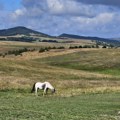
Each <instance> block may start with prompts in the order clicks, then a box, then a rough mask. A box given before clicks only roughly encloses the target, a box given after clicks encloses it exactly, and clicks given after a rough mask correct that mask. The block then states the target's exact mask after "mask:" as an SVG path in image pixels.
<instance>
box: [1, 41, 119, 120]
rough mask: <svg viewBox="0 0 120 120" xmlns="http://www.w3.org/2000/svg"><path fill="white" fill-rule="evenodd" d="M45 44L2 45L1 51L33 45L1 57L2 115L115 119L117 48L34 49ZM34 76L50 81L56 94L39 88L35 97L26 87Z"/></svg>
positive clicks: (40, 119)
mask: <svg viewBox="0 0 120 120" xmlns="http://www.w3.org/2000/svg"><path fill="white" fill-rule="evenodd" d="M44 44H45V43H44ZM44 44H43V43H42V44H36V43H19V42H14V43H10V42H9V43H7V42H6V43H3V42H2V43H1V44H0V45H1V49H0V50H1V51H0V52H6V51H8V50H13V49H20V48H24V47H28V48H36V50H35V51H32V52H31V51H29V52H24V53H22V55H18V56H15V55H6V56H5V57H2V56H1V57H0V100H1V101H0V119H1V120H13V119H14V120H33V119H35V120H119V119H120V114H119V111H120V102H119V100H120V49H119V48H117V49H115V48H113V49H100V48H78V49H68V47H66V48H65V49H51V50H49V51H45V52H41V53H40V52H38V48H39V47H41V46H42V47H43V46H44ZM77 44H78V43H77ZM50 45H51V46H55V45H56V46H61V43H60V44H58V43H57V44H54V45H53V44H50ZM8 46H9V47H8ZM46 46H48V47H49V44H48V43H47V44H45V47H46ZM66 46H70V45H68V44H66ZM37 81H49V82H51V83H52V84H53V86H55V88H56V94H54V95H51V94H50V92H49V94H48V95H46V96H45V97H42V96H41V95H42V93H41V92H42V91H39V96H38V97H35V96H34V94H31V93H30V90H31V88H32V85H33V83H34V82H37Z"/></svg>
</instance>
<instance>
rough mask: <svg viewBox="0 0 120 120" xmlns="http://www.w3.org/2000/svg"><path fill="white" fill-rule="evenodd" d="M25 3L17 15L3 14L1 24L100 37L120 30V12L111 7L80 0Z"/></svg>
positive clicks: (27, 1) (50, 32)
mask: <svg viewBox="0 0 120 120" xmlns="http://www.w3.org/2000/svg"><path fill="white" fill-rule="evenodd" d="M22 4H23V6H22V8H18V9H17V10H15V11H14V12H13V13H5V15H4V14H3V15H1V14H2V13H0V15H1V16H2V17H1V18H0V23H1V24H3V25H5V23H8V24H7V26H8V27H13V26H17V25H23V26H26V27H29V28H32V29H34V30H39V31H40V32H44V33H47V34H51V35H58V34H61V33H63V32H64V33H65V32H66V33H71V34H79V35H81V34H86V35H88V36H89V35H93V36H94V34H95V36H96V35H98V36H99V35H104V34H105V35H109V33H111V35H112V34H115V33H117V31H119V30H120V28H119V27H118V26H119V21H120V13H119V10H118V9H113V8H111V7H108V6H103V5H92V4H89V5H88V4H83V3H81V2H77V0H22ZM3 16H4V17H3ZM8 16H9V19H6V18H8ZM5 19H6V20H5ZM1 21H6V22H5V23H4V22H1ZM0 26H1V25H0ZM115 26H117V29H115ZM2 28H3V27H2ZM107 32H108V34H106V33H107Z"/></svg>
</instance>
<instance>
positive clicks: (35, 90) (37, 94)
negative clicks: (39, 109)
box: [35, 88, 38, 96]
mask: <svg viewBox="0 0 120 120" xmlns="http://www.w3.org/2000/svg"><path fill="white" fill-rule="evenodd" d="M35 95H36V96H38V94H37V88H35Z"/></svg>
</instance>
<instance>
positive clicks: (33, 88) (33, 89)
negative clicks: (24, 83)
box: [31, 83, 35, 93]
mask: <svg viewBox="0 0 120 120" xmlns="http://www.w3.org/2000/svg"><path fill="white" fill-rule="evenodd" d="M34 91H35V83H34V84H33V87H32V90H31V93H33V92H34Z"/></svg>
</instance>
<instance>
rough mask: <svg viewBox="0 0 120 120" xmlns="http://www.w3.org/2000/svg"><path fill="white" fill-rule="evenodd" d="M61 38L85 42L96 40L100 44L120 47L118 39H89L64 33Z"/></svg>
mask: <svg viewBox="0 0 120 120" xmlns="http://www.w3.org/2000/svg"><path fill="white" fill-rule="evenodd" d="M59 37H60V38H72V39H84V40H95V41H99V42H105V43H108V44H113V45H117V46H120V41H119V40H117V39H107V38H100V37H89V36H79V35H73V34H66V33H63V34H61V35H59Z"/></svg>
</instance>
